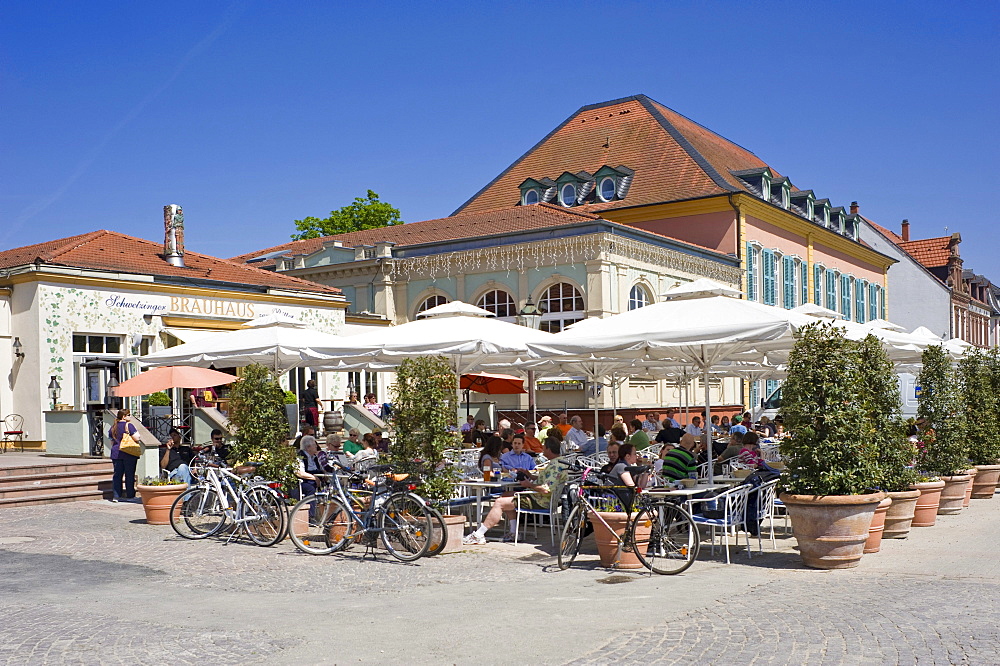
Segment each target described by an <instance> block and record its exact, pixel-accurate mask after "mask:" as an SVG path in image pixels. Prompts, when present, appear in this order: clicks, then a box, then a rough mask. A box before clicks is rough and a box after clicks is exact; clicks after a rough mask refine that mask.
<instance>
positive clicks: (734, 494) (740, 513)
mask: <svg viewBox="0 0 1000 666" xmlns="http://www.w3.org/2000/svg"><path fill="white" fill-rule="evenodd" d="M751 490H752V488H751V487H750V486H748V485H740V486H736V487H735V488H732V489H730V490H727V491H725V492H723V493H720V494H718V495H716V496H715V497H705V498H695V499H690V500H688V504H689V505H693V504H695V503H698V502H716V506H717V507H718V509H717V511H721V512H722V515H721V517H719V518H706V517H705V516H703V515H701V514H693V515H692V516H691V517H692V518H694V521H695V522H696V523H698V524H699V525H707V526H709V527H711V528H712V554H713V555H714V554H715V533H716V529H721V530H722V533H723V535H725V537H726V564H729V563H730V559H729V535H730V533H731V534H732V535H733V537H734V538H735V539H736V546H737V547H738V546H739V545H740V532H741V531H744V534H746V542H747V557H750V535H749V534H747V533H746V532H745V529H746V516H747V500H748V498H749V495H750V491H751ZM720 540H721V537H720Z"/></svg>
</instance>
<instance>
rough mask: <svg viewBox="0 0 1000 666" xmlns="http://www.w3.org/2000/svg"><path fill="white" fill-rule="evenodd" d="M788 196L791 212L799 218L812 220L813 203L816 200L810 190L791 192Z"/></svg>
mask: <svg viewBox="0 0 1000 666" xmlns="http://www.w3.org/2000/svg"><path fill="white" fill-rule="evenodd" d="M789 196H790V200H791V205H792V210H793V211H794V212H795V213H796V214H798V215H800V216H801V217H804V218H806V219H807V220H812V219H813V201H814V200H815V199H816V197H815V196H814V195H813V192H812V190H799V191H798V192H792V193H791V195H789Z"/></svg>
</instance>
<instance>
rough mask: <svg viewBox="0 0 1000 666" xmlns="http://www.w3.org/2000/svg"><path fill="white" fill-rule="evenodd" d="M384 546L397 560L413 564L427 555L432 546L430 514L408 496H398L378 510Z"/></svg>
mask: <svg viewBox="0 0 1000 666" xmlns="http://www.w3.org/2000/svg"><path fill="white" fill-rule="evenodd" d="M378 521H379V528H380V529H381V530H382V545H384V546H385V549H386V550H388V551H389V554H390V555H392V556H393V557H395V558H396V559H397V560H401V561H403V562H412V561H413V560H416V559H419V558H421V557H423V556H424V555H426V554H427V549H428V548H430V545H431V532H432V526H431V514H430V511H429V510H428V509H427V507H426V506H425V505H424V503H423V502H421V501H420V500H419V499H417V498H416V497H414V496H413V495H410V494H409V493H395V494H393V495H390V496H389V498H388V499H386V501H385V504H383V505H382V508H381V509H380V510H379V516H378Z"/></svg>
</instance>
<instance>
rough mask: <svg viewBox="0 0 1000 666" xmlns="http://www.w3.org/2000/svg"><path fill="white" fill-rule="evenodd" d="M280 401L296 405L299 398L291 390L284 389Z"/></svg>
mask: <svg viewBox="0 0 1000 666" xmlns="http://www.w3.org/2000/svg"><path fill="white" fill-rule="evenodd" d="M281 400H282V403H283V404H286V405H297V404H298V402H299V399H298V398H296V397H295V394H294V393H292V392H291V391H285V392H284V394H283V395H282V397H281Z"/></svg>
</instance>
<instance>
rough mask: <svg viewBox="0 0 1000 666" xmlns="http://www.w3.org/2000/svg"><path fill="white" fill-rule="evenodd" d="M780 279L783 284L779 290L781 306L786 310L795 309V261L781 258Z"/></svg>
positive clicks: (789, 258)
mask: <svg viewBox="0 0 1000 666" xmlns="http://www.w3.org/2000/svg"><path fill="white" fill-rule="evenodd" d="M781 279H782V281H783V282H784V284H783V285H782V289H781V292H782V293H781V299H782V303H781V304H782V305H783V306H785V307H786V308H789V309H791V308H794V307H795V261H794V260H793V259H792V258H791V257H782V258H781Z"/></svg>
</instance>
